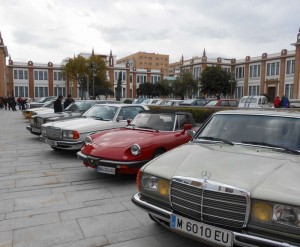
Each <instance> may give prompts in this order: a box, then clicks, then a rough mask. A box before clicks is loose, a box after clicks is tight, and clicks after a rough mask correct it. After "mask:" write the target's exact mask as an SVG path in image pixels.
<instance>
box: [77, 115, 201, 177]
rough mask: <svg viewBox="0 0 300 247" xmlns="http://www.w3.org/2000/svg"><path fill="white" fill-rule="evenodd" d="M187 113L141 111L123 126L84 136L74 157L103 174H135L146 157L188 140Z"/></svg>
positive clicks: (190, 119) (191, 125) (189, 123)
mask: <svg viewBox="0 0 300 247" xmlns="http://www.w3.org/2000/svg"><path fill="white" fill-rule="evenodd" d="M195 127H196V123H195V121H194V119H193V116H192V114H191V113H187V112H175V111H166V110H165V111H144V112H141V113H139V114H138V115H137V116H136V117H135V118H134V119H133V121H132V122H131V123H130V124H129V125H128V126H127V127H126V128H119V129H115V130H110V131H101V132H99V133H96V134H93V135H90V136H87V137H86V138H85V145H84V146H83V147H82V148H81V151H79V152H77V157H78V158H79V159H81V160H82V161H83V164H84V165H85V166H89V167H92V168H94V169H97V172H100V173H107V174H113V175H115V174H136V173H137V172H138V170H139V169H140V167H141V166H142V165H144V164H145V163H146V162H148V161H149V160H151V159H153V158H155V157H157V156H159V155H160V154H162V153H164V152H166V151H168V150H171V149H172V148H175V147H177V146H179V145H181V144H184V143H186V142H188V141H190V140H191V139H192V134H191V131H189V130H191V129H192V128H195Z"/></svg>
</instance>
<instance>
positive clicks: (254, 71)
mask: <svg viewBox="0 0 300 247" xmlns="http://www.w3.org/2000/svg"><path fill="white" fill-rule="evenodd" d="M249 77H260V65H251V66H250V74H249Z"/></svg>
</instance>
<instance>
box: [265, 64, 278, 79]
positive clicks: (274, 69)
mask: <svg viewBox="0 0 300 247" xmlns="http://www.w3.org/2000/svg"><path fill="white" fill-rule="evenodd" d="M270 75H279V62H274V63H267V76H270Z"/></svg>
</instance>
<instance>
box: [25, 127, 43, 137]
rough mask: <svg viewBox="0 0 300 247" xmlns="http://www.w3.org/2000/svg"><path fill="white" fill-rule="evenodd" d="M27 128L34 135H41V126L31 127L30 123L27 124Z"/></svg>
mask: <svg viewBox="0 0 300 247" xmlns="http://www.w3.org/2000/svg"><path fill="white" fill-rule="evenodd" d="M26 129H27V130H29V131H30V133H31V134H33V135H40V134H41V129H39V128H34V127H31V126H30V125H28V126H26Z"/></svg>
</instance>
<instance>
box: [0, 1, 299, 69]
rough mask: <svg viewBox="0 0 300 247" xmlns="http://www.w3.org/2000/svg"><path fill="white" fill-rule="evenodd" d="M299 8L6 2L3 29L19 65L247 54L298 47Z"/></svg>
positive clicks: (0, 18) (282, 4)
mask: <svg viewBox="0 0 300 247" xmlns="http://www.w3.org/2000/svg"><path fill="white" fill-rule="evenodd" d="M299 10H300V0H263V1H262V0H126V1H125V0H72V1H71V0H38V1H37V0H0V32H1V35H2V38H3V41H4V45H5V46H7V49H8V53H9V55H10V56H11V59H12V60H13V61H14V62H28V61H30V60H31V61H33V62H34V63H48V62H53V63H55V64H60V63H62V61H63V60H64V59H66V58H68V57H74V55H75V56H77V55H78V54H79V53H91V52H92V50H93V49H94V52H95V54H107V55H108V54H109V53H110V51H112V54H113V55H115V56H116V57H117V59H120V58H122V57H125V56H128V55H131V54H133V53H136V52H139V51H142V52H149V53H159V54H167V55H169V60H170V62H178V61H179V60H180V59H181V56H183V57H184V59H190V58H192V57H194V56H202V54H203V50H204V49H205V51H206V55H207V57H208V58H217V57H222V58H236V59H244V58H245V57H246V56H250V57H257V56H261V55H262V53H264V52H266V53H268V54H272V53H278V52H280V51H281V50H282V49H287V50H289V51H290V50H291V51H292V50H295V47H294V46H292V45H291V44H292V43H294V42H296V37H297V34H298V32H299V28H300V14H299Z"/></svg>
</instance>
